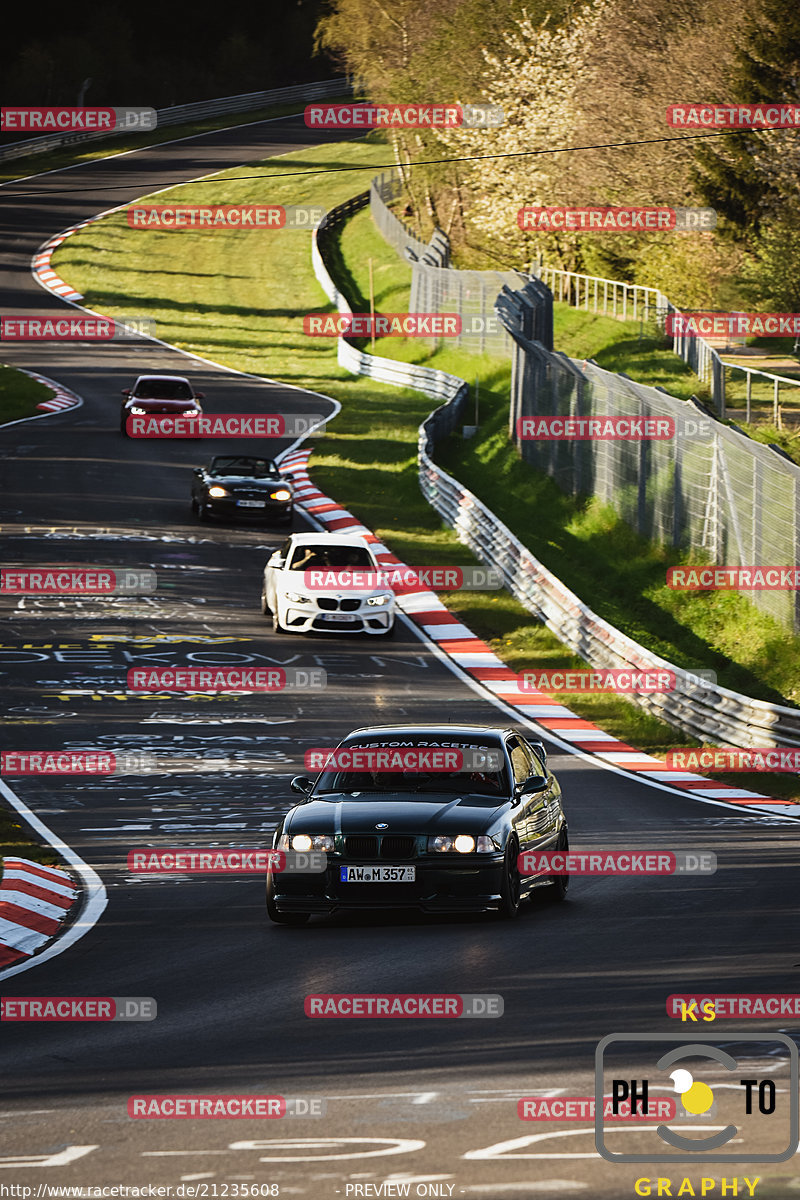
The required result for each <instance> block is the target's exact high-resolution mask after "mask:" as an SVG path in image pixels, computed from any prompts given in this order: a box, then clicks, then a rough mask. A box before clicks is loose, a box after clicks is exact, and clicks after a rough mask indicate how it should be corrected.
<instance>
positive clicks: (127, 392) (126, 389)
mask: <svg viewBox="0 0 800 1200" xmlns="http://www.w3.org/2000/svg"><path fill="white" fill-rule="evenodd" d="M130 394H131V389H130V388H123V389H122V395H123V396H130Z"/></svg>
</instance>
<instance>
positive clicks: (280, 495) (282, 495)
mask: <svg viewBox="0 0 800 1200" xmlns="http://www.w3.org/2000/svg"><path fill="white" fill-rule="evenodd" d="M269 498H270V500H291V498H292V493H291V492H290V491H289V490H288V488H281V489H280V491H278V492H270V494H269Z"/></svg>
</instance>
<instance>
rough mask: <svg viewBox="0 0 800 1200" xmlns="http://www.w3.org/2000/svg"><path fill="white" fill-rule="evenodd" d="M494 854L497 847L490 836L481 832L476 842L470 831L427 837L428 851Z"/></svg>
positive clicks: (437, 852)
mask: <svg viewBox="0 0 800 1200" xmlns="http://www.w3.org/2000/svg"><path fill="white" fill-rule="evenodd" d="M476 850H477V852H478V854H495V853H496V852H497V847H496V846H495V844H494V842H493V841H492V839H491V838H490V837H487V836H486V835H485V834H481V835H480V837H479V838H478V840H477V842H476V840H475V838H474V837H473V836H472V834H471V833H458V834H436V835H435V836H433V837H429V838H428V851H429V852H430V851H434V852H435V853H436V854H472V853H473V852H474V851H476Z"/></svg>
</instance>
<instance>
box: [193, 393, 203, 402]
mask: <svg viewBox="0 0 800 1200" xmlns="http://www.w3.org/2000/svg"><path fill="white" fill-rule="evenodd" d="M194 398H195V400H205V398H206V394H205V392H195V394H194Z"/></svg>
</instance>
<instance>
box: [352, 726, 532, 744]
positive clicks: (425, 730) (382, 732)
mask: <svg viewBox="0 0 800 1200" xmlns="http://www.w3.org/2000/svg"><path fill="white" fill-rule="evenodd" d="M509 733H511V734H517V730H516V729H511V728H509V727H508V726H507V725H455V724H452V725H364V726H363V727H362V728H360V729H354V730H352V732H351V733H348V734H347V735H346V736H347V737H355V736H356V735H358V736H359V737H361V736H364V735H369V736H370V737H376V736H377V737H388V736H393V737H395V736H396V737H399V736H402V735H406V736H409V737H415V736H422V735H424V736H428V737H431V736H432V737H449V738H452V737H476V736H480V737H489V738H496V739H497V740H498V741H499V740H500V739H501V738H502V737H503V736H504V735H505V734H509ZM523 736H524V735H523Z"/></svg>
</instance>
